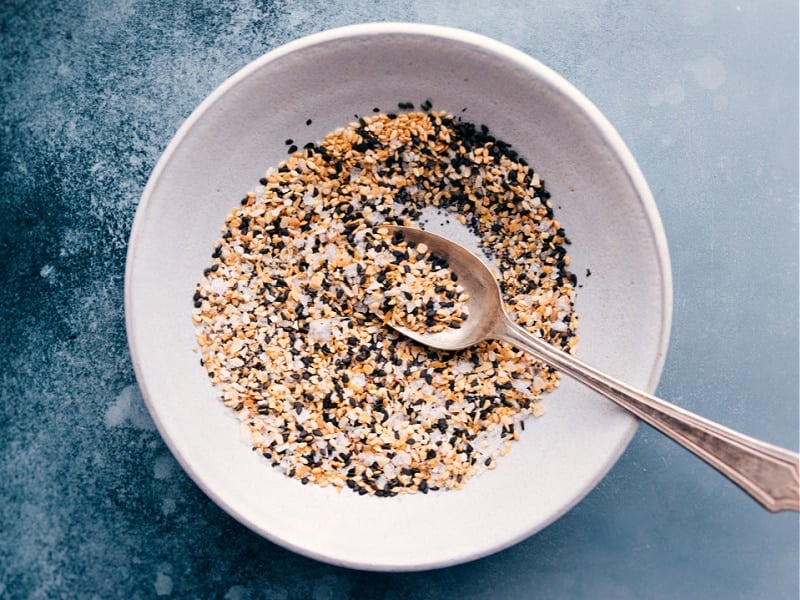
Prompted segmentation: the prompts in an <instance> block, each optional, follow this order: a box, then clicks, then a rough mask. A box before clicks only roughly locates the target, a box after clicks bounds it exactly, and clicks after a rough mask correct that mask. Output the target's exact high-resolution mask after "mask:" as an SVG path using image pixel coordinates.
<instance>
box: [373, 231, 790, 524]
mask: <svg viewBox="0 0 800 600" xmlns="http://www.w3.org/2000/svg"><path fill="white" fill-rule="evenodd" d="M385 227H386V228H387V229H388V230H389V232H390V233H392V234H394V233H395V232H400V233H401V234H402V235H403V238H404V239H405V240H406V241H411V242H415V243H417V244H419V243H424V244H426V245H427V246H428V248H429V249H430V251H431V252H433V253H435V254H436V255H438V256H441V257H443V258H445V259H447V261H448V263H449V265H450V270H451V271H453V272H454V273H456V274H457V276H458V282H459V283H460V284H461V286H462V287H463V288H464V290H465V291H466V292H467V293H468V294H469V296H470V297H469V300H468V309H469V317H468V318H467V319H466V320H465V321H464V322H462V323H461V327H460V328H458V329H456V328H445V329H444V330H443V331H439V332H435V333H429V332H424V331H423V332H419V331H413V330H410V329H407V328H405V327H401V326H398V325H396V324H393V323H391V322H390V323H389V325H390V326H392V327H393V328H394V329H395V330H397V331H398V332H400V333H402V334H403V335H405V336H407V337H409V338H411V339H412V340H415V341H417V342H419V343H421V344H425V345H427V346H430V347H432V348H438V349H440V350H461V349H463V348H467V347H468V346H472V345H474V344H477V343H478V342H481V341H483V340H489V339H499V340H505V341H507V342H509V343H511V344H513V345H514V346H516V347H517V348H520V349H522V350H525V351H526V352H530V353H531V354H532V355H533V356H535V357H536V358H538V359H540V360H542V361H544V362H545V363H547V364H548V365H550V366H552V367H555V368H556V369H559V370H561V371H562V372H563V373H566V374H568V375H570V376H571V377H573V378H574V379H577V380H578V381H580V382H581V383H583V384H585V385H587V386H589V387H590V388H592V389H593V390H595V391H597V392H599V393H600V394H602V395H603V396H605V397H606V398H608V399H610V400H612V401H614V402H616V403H617V404H618V405H620V406H621V407H623V408H624V409H626V410H627V411H629V412H631V413H633V414H634V415H636V416H637V417H639V418H640V419H641V420H642V421H644V422H645V423H648V424H649V425H651V426H653V427H655V428H656V429H658V430H659V431H661V432H662V433H664V434H665V435H667V436H668V437H670V438H672V439H673V440H674V441H676V442H677V443H679V444H680V445H681V446H683V447H684V448H686V449H688V450H689V451H691V452H693V453H694V454H695V455H697V456H699V457H700V458H702V459H703V460H705V461H706V462H707V463H708V464H710V465H711V466H712V467H714V468H715V469H717V470H718V471H719V472H720V473H722V474H723V475H725V476H726V477H728V478H729V479H730V480H731V481H733V482H734V483H736V484H737V485H738V486H739V487H741V488H742V489H743V490H744V491H745V492H747V493H748V494H750V495H751V496H752V497H753V498H755V499H756V500H757V501H758V502H760V503H761V504H762V505H763V506H764V507H765V508H767V509H768V510H770V511H773V512H777V511H780V510H795V511H800V483H799V482H800V456H799V455H798V454H796V453H794V452H790V451H789V450H785V449H783V448H779V447H777V446H773V445H771V444H767V443H766V442H762V441H760V440H757V439H754V438H752V437H749V436H746V435H744V434H741V433H738V432H736V431H733V430H731V429H728V428H727V427H724V426H722V425H718V424H717V423H714V422H713V421H709V420H708V419H705V418H703V417H700V416H698V415H695V414H693V413H691V412H689V411H687V410H684V409H682V408H678V407H677V406H674V405H672V404H670V403H669V402H666V401H664V400H660V399H658V398H656V397H654V396H651V395H650V394H646V393H644V392H641V391H639V390H636V389H634V388H633V387H631V386H629V385H627V384H625V383H622V382H620V381H617V380H616V379H614V378H612V377H610V376H608V375H606V374H604V373H601V372H600V371H598V370H597V369H594V368H593V367H590V366H589V365H586V364H584V363H583V362H581V361H579V360H577V359H576V358H574V357H573V356H571V355H569V354H567V353H565V352H562V351H560V350H558V349H556V348H554V347H553V346H551V345H549V344H548V343H546V342H544V341H543V340H541V339H539V338H536V337H534V336H533V335H531V334H530V333H528V332H527V331H526V330H524V329H523V328H522V327H520V326H519V325H517V324H516V323H514V322H513V321H512V320H511V319H510V318H509V317H508V315H507V314H506V312H505V309H504V307H503V299H502V297H501V294H500V288H499V287H498V285H497V282H496V281H495V278H494V276H493V275H492V273H491V271H490V270H489V269H488V268H487V267H486V266H485V265H484V263H483V261H482V260H481V259H480V258H479V257H478V256H476V255H475V254H473V253H472V252H470V251H469V250H467V249H466V248H463V247H462V246H460V245H458V244H456V243H455V242H451V241H450V240H448V239H446V238H443V237H441V236H438V235H435V234H433V233H430V232H427V231H423V230H421V229H412V228H408V227H396V226H385Z"/></svg>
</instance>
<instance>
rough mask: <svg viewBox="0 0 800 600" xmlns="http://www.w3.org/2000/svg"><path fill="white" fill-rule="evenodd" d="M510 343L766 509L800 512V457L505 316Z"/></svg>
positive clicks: (503, 333) (503, 330)
mask: <svg viewBox="0 0 800 600" xmlns="http://www.w3.org/2000/svg"><path fill="white" fill-rule="evenodd" d="M498 329H499V331H497V332H496V335H497V337H500V338H502V339H504V340H506V341H507V342H510V343H512V344H514V345H515V346H517V347H518V348H520V349H523V350H525V351H527V352H530V353H531V354H532V355H533V356H535V357H536V358H539V359H540V360H543V361H544V362H545V363H547V364H549V365H551V366H553V367H555V368H557V369H559V370H560V371H562V372H563V373H566V374H567V375H570V376H571V377H573V378H574V379H577V380H578V381H580V382H581V383H584V384H585V385H587V386H588V387H590V388H592V389H593V390H595V391H597V392H599V393H600V394H602V395H603V396H605V397H606V398H608V399H610V400H612V401H614V402H616V403H617V404H618V405H620V406H621V407H623V408H624V409H626V410H628V411H629V412H631V413H633V414H634V415H636V416H637V417H639V418H640V419H641V420H642V421H644V422H645V423H648V424H649V425H651V426H652V427H654V428H656V429H658V430H659V431H661V432H662V433H664V434H665V435H667V436H668V437H670V438H672V439H673V440H674V441H676V442H677V443H679V444H680V445H681V446H683V447H684V448H686V449H688V450H689V451H691V452H693V453H694V454H695V455H696V456H699V457H700V458H702V459H703V460H704V461H706V462H707V463H708V464H710V465H711V466H712V467H714V468H715V469H717V470H718V471H719V472H720V473H722V474H723V475H725V476H726V477H728V478H729V479H730V480H731V481H733V482H734V483H736V484H737V485H738V486H739V487H741V488H742V489H743V490H744V491H745V492H747V493H748V494H750V495H751V496H752V497H753V498H755V499H756V500H757V501H758V502H760V503H761V504H762V505H763V506H764V507H765V508H767V509H768V510H770V511H772V512H777V511H780V510H795V511H800V456H798V454H796V453H794V452H790V451H789V450H785V449H783V448H779V447H778V446H773V445H771V444H767V443H766V442H762V441H760V440H757V439H755V438H752V437H749V436H747V435H744V434H741V433H738V432H736V431H733V430H732V429H729V428H727V427H724V426H722V425H719V424H717V423H714V422H713V421H709V420H708V419H705V418H703V417H700V416H698V415H695V414H693V413H691V412H689V411H687V410H684V409H682V408H679V407H677V406H674V405H673V404H670V403H669V402H666V401H664V400H661V399H659V398H656V397H655V396H651V395H650V394H646V393H644V392H641V391H639V390H637V389H635V388H632V387H631V386H629V385H627V384H625V383H622V382H620V381H618V380H616V379H614V378H613V377H609V376H608V375H606V374H604V373H601V372H600V371H598V370H597V369H594V368H593V367H590V366H589V365H586V364H584V363H583V362H581V361H579V360H577V359H576V358H574V357H573V356H571V355H569V354H567V353H565V352H562V351H560V350H558V349H556V348H554V347H553V346H551V345H549V344H548V343H546V342H544V341H542V340H541V339H538V338H536V337H534V336H533V335H531V334H530V333H528V332H527V331H525V330H524V329H522V328H521V327H519V326H518V325H516V324H515V323H513V322H511V321H510V320H509V319H507V318H506V319H504V320H503V321H502V322H501V323H500V325H499V327H498Z"/></svg>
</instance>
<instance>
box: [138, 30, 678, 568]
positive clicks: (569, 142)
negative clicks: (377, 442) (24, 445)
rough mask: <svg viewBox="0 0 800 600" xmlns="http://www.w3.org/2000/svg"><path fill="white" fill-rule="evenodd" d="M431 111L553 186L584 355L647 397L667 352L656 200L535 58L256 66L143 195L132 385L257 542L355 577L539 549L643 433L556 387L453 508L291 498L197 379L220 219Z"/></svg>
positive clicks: (320, 56) (592, 117)
mask: <svg viewBox="0 0 800 600" xmlns="http://www.w3.org/2000/svg"><path fill="white" fill-rule="evenodd" d="M429 98H430V99H432V100H433V103H434V108H435V109H440V110H447V111H450V112H452V113H454V114H461V115H462V116H463V117H464V118H465V119H467V120H470V121H472V122H474V123H477V124H486V125H488V126H489V127H490V129H491V130H492V132H493V133H494V134H495V135H496V136H497V137H499V138H501V139H503V140H505V141H507V142H509V143H511V144H513V146H514V148H515V149H517V150H518V151H519V152H520V153H521V155H522V156H524V157H526V158H527V159H528V160H529V162H531V164H533V165H534V166H535V167H536V169H537V171H538V172H539V173H541V174H542V176H543V177H544V178H545V179H546V181H547V184H548V189H549V190H550V191H551V192H552V194H553V201H554V204H555V205H556V206H557V211H556V214H557V217H558V218H559V219H560V221H561V223H562V225H563V226H564V227H565V229H566V231H567V235H568V236H569V237H570V238H571V240H572V245H571V246H570V247H569V251H570V255H571V257H572V261H573V262H572V266H571V268H572V270H573V271H574V272H575V273H576V274H578V275H579V276H580V283H581V285H582V287H581V288H580V289H579V291H578V300H577V304H576V310H577V313H578V315H579V317H580V330H579V334H580V337H581V342H580V344H579V346H578V356H579V357H580V358H582V359H583V360H585V361H586V362H588V363H590V364H592V365H594V366H597V367H599V368H600V369H603V370H606V371H607V372H609V373H610V374H612V375H614V376H617V377H619V378H621V379H623V380H625V381H627V382H629V383H631V384H633V385H636V386H639V387H641V388H644V389H646V390H649V391H652V390H654V388H655V387H656V383H657V381H658V378H659V375H660V371H661V367H662V364H663V360H664V355H665V352H666V349H667V342H668V337H669V329H670V317H671V275H670V267H669V257H668V252H667V246H666V242H665V237H664V233H663V230H662V226H661V222H660V219H659V216H658V212H657V210H656V207H655V204H654V201H653V199H652V196H651V194H650V191H649V190H648V187H647V184H646V183H645V181H644V179H643V177H642V174H641V173H640V171H639V168H638V167H637V165H636V163H635V161H634V159H633V158H632V156H631V155H630V153H629V151H628V150H627V149H626V147H625V145H624V144H623V142H622V141H621V139H620V138H619V136H618V135H617V133H616V132H615V131H614V129H613V128H612V127H611V125H610V124H609V123H608V122H607V121H606V119H605V118H604V117H603V116H602V115H601V114H600V112H599V111H598V110H597V109H596V108H595V107H594V106H593V105H592V104H591V103H590V102H589V101H588V100H587V99H586V98H584V97H583V96H582V95H581V94H580V92H578V91H577V90H576V89H575V88H574V87H572V86H571V85H570V84H569V83H567V82H566V81H565V80H564V79H562V78H561V77H560V76H558V75H557V74H556V73H554V72H553V71H551V70H549V69H548V68H546V67H544V66H543V65H541V64H540V63H539V62H537V61H536V60H534V59H532V58H530V57H529V56H526V55H525V54H523V53H521V52H519V51H517V50H514V49H512V48H510V47H508V46H505V45H503V44H501V43H498V42H496V41H493V40H491V39H487V38H485V37H482V36H479V35H476V34H472V33H467V32H464V31H460V30H454V29H447V28H441V27H432V26H423V25H412V24H389V23H383V24H367V25H359V26H352V27H345V28H341V29H335V30H332V31H327V32H324V33H320V34H316V35H312V36H309V37H307V38H303V39H300V40H297V41H295V42H292V43H290V44H287V45H285V46H282V47H280V48H278V49H276V50H274V51H272V52H270V53H268V54H266V55H265V56H262V57H261V58H259V59H257V60H256V61H254V62H253V63H251V64H250V65H248V66H247V67H245V68H244V69H242V70H241V71H240V72H238V73H236V74H235V75H233V76H232V77H231V78H230V79H228V80H227V81H226V82H225V83H224V84H223V85H221V86H220V87H219V88H218V89H217V90H216V91H214V93H212V94H211V96H209V97H208V98H207V99H206V100H205V101H204V102H203V103H202V104H201V105H200V106H199V107H198V108H197V109H196V110H195V112H194V113H193V114H192V115H191V117H189V119H188V120H187V121H186V123H185V124H184V125H183V126H182V127H181V129H180V130H179V131H178V133H177V134H176V136H175V138H174V139H173V140H172V142H171V143H170V145H169V147H168V148H167V150H166V151H165V153H164V155H163V157H162V158H161V160H160V161H159V163H158V165H157V166H156V168H155V170H154V172H153V174H152V177H151V178H150V181H149V183H148V185H147V187H146V189H145V191H144V194H143V197H142V200H141V203H140V205H139V209H138V211H137V214H136V219H135V222H134V225H133V231H132V233H131V239H130V248H129V253H128V264H127V277H126V290H125V291H126V295H125V302H126V316H127V328H128V336H129V341H130V347H131V352H132V356H133V362H134V367H135V370H136V374H137V378H138V381H139V385H140V387H141V390H142V392H143V395H144V398H145V399H146V402H147V405H148V408H149V409H150V412H151V413H152V415H153V418H154V420H155V422H156V424H157V426H158V429H159V431H160V432H161V435H162V436H163V437H164V440H165V441H166V443H167V444H168V445H169V447H170V449H171V450H172V452H173V453H174V454H175V456H176V458H177V459H178V461H179V462H180V463H181V465H182V466H183V468H184V469H185V470H186V471H187V473H189V475H190V476H191V477H192V478H193V479H194V481H196V482H197V484H198V485H199V486H200V487H201V488H202V489H203V490H204V491H205V492H206V493H207V494H208V495H209V496H210V497H211V498H212V499H213V500H214V501H215V502H216V503H217V504H219V505H220V506H221V507H222V508H223V509H225V510H226V511H228V512H229V513H230V514H231V515H232V516H234V517H235V518H236V519H238V520H239V521H241V522H242V523H243V524H245V525H246V526H248V527H250V528H251V529H253V530H254V531H256V532H258V533H260V534H261V535H263V536H265V537H267V538H269V539H270V540H273V541H274V542H276V543H278V544H281V545H282V546H285V547H287V548H291V549H293V550H295V551H297V552H300V553H302V554H305V555H308V556H311V557H314V558H317V559H320V560H323V561H327V562H330V563H334V564H339V565H346V566H351V567H357V568H362V569H374V570H415V569H425V568H432V567H440V566H445V565H451V564H456V563H459V562H464V561H468V560H471V559H474V558H477V557H480V556H484V555H487V554H490V553H492V552H495V551H497V550H499V549H501V548H504V547H507V546H509V545H511V544H514V543H515V542H517V541H519V540H522V539H523V538H525V537H527V536H530V535H531V534H533V533H535V532H536V531H538V530H540V529H541V528H543V527H544V526H546V525H547V524H549V523H551V522H552V521H553V520H555V519H556V518H558V517H559V516H560V515H562V514H563V513H564V512H566V511H567V510H568V509H569V508H570V507H572V506H573V505H574V504H575V503H577V502H578V501H579V500H580V499H581V498H582V497H583V496H584V495H586V494H587V493H588V492H589V491H590V490H591V489H592V488H593V487H594V485H595V484H596V483H597V482H598V481H599V480H600V479H601V478H602V477H603V476H604V475H605V474H606V473H607V471H608V470H609V469H610V468H611V466H612V465H613V464H614V462H615V461H616V459H617V458H618V457H619V455H620V454H621V453H622V451H623V450H624V449H625V447H626V445H627V443H628V441H629V440H630V438H631V437H632V435H633V433H634V431H635V429H636V421H635V420H634V419H633V418H632V417H630V416H628V415H627V414H625V413H623V412H622V411H621V410H619V409H617V408H616V407H614V406H612V405H611V404H610V403H609V402H607V401H605V400H604V399H602V398H600V397H599V396H597V395H596V394H594V393H592V392H590V391H588V390H586V389H583V388H582V387H580V386H578V385H577V384H575V383H573V382H571V381H568V380H566V379H565V380H564V381H563V382H562V385H561V386H560V387H559V389H558V390H557V391H556V392H555V393H553V394H551V395H549V396H547V397H546V398H545V400H544V402H543V405H544V406H545V408H546V414H545V415H544V416H543V417H541V418H538V419H534V420H533V421H530V422H529V423H528V425H529V426H528V427H527V428H526V431H525V432H524V434H523V438H522V440H521V441H519V442H517V443H516V444H515V446H514V448H513V450H512V451H511V452H510V453H509V454H508V455H506V456H505V457H503V458H502V459H501V461H500V464H499V466H498V468H496V469H495V470H493V471H490V472H486V473H484V474H482V475H480V476H478V477H476V478H474V479H472V480H470V482H469V483H468V484H467V485H466V487H465V488H464V489H463V490H461V491H457V492H439V493H431V494H427V495H422V494H413V495H401V496H398V497H395V498H376V497H371V496H358V495H357V494H353V493H350V492H349V491H344V492H337V491H336V490H334V489H333V488H320V487H317V486H303V485H300V484H299V483H298V482H297V481H296V480H293V479H289V478H287V477H285V476H284V475H282V474H280V473H279V472H277V471H275V470H273V469H272V468H271V467H270V466H269V465H268V463H267V461H265V460H264V459H263V458H262V457H260V456H259V455H258V454H257V453H254V452H252V451H251V449H250V447H249V445H248V444H247V443H245V442H243V441H242V440H241V438H240V430H239V423H238V421H237V420H236V419H235V417H234V416H233V415H232V413H231V411H230V410H229V409H226V408H225V407H223V405H222V404H221V402H219V401H218V400H217V399H216V397H215V395H214V390H213V389H212V387H211V385H210V384H209V382H208V379H207V377H206V374H205V372H204V370H203V368H202V367H201V366H200V364H199V359H198V354H196V353H195V352H194V348H195V339H194V332H193V328H192V323H191V312H192V303H191V297H192V294H193V292H194V287H195V284H196V282H197V280H198V277H199V275H200V273H202V270H203V268H204V267H205V266H207V264H208V262H209V250H210V248H212V244H213V242H214V241H215V240H216V239H217V237H218V236H219V232H220V226H221V225H222V223H223V220H224V217H225V216H226V214H227V213H228V212H229V211H230V210H231V209H232V208H233V207H234V206H235V205H236V203H237V202H238V199H239V198H241V197H242V196H243V194H244V193H245V192H247V191H249V190H254V189H255V188H256V187H257V185H258V183H257V182H258V179H259V178H260V177H261V176H262V175H263V173H264V172H265V170H266V168H267V167H269V166H276V165H278V164H279V162H280V161H281V160H283V159H284V158H286V146H285V144H284V140H285V139H286V138H294V139H297V140H299V141H302V142H305V141H312V140H320V139H321V138H322V137H323V136H324V135H325V134H326V133H328V132H329V131H331V130H333V129H335V128H337V127H341V126H345V125H346V124H347V123H348V122H350V121H352V120H353V118H354V114H359V115H362V114H364V115H366V114H371V110H372V108H373V107H375V106H378V107H382V108H384V109H385V110H391V109H392V108H394V107H396V106H397V103H398V102H399V101H413V102H416V103H417V105H419V103H420V102H422V101H423V100H425V99H429ZM463 108H466V109H467V111H466V112H465V113H463V114H462V113H461V109H463ZM307 119H312V121H313V122H312V124H311V125H306V120H307ZM587 269H590V270H591V276H590V277H586V275H585V272H586V270H587Z"/></svg>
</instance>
